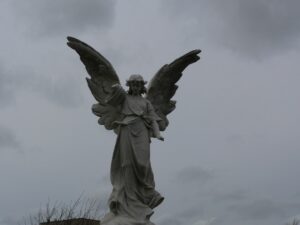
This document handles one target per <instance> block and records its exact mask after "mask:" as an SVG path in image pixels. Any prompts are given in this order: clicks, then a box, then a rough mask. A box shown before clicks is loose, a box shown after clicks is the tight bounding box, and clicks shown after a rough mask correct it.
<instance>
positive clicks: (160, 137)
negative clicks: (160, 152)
mask: <svg viewBox="0 0 300 225" xmlns="http://www.w3.org/2000/svg"><path fill="white" fill-rule="evenodd" d="M156 138H157V139H158V140H161V141H164V140H165V138H164V137H163V136H161V135H159V136H158V137H156Z"/></svg>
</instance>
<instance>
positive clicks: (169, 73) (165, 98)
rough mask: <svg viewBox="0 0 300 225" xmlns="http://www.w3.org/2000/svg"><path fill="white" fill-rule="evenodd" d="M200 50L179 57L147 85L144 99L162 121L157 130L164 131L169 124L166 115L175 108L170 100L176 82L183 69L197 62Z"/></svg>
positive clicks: (165, 66) (174, 91)
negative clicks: (149, 103) (150, 104)
mask: <svg viewBox="0 0 300 225" xmlns="http://www.w3.org/2000/svg"><path fill="white" fill-rule="evenodd" d="M200 52H201V50H198V49H197V50H193V51H191V52H188V53H187V54H185V55H183V56H181V57H179V58H178V59H176V60H174V61H173V62H172V63H170V64H166V65H164V66H163V67H162V68H161V69H160V70H159V71H158V72H157V73H156V74H155V75H154V77H153V78H152V80H151V81H150V83H149V85H148V91H147V96H146V98H147V99H148V100H149V101H150V102H151V103H152V105H153V107H154V109H155V111H156V113H157V115H158V116H159V117H160V118H161V119H162V121H161V122H160V123H159V128H160V130H161V131H164V130H165V129H166V127H167V126H168V124H169V122H168V119H167V115H168V114H169V113H171V112H172V111H173V110H174V109H175V107H176V101H174V100H171V99H172V97H173V96H174V94H175V93H176V90H177V88H178V86H177V85H176V83H177V81H178V80H179V79H180V78H181V76H182V72H183V71H184V70H185V68H186V67H187V66H188V65H190V64H192V63H194V62H197V61H198V60H199V59H200V57H199V56H198V54H199V53H200Z"/></svg>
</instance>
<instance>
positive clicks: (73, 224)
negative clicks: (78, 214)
mask: <svg viewBox="0 0 300 225" xmlns="http://www.w3.org/2000/svg"><path fill="white" fill-rule="evenodd" d="M40 225H100V221H99V220H91V219H85V218H77V219H68V220H57V221H50V222H45V223H40Z"/></svg>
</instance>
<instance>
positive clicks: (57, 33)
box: [0, 0, 300, 225]
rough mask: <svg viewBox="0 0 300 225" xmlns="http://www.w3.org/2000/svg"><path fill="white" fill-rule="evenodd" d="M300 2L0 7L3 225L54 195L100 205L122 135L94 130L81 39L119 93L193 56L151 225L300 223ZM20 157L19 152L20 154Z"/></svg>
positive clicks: (164, 155) (169, 133)
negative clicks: (75, 46)
mask: <svg viewBox="0 0 300 225" xmlns="http://www.w3.org/2000/svg"><path fill="white" fill-rule="evenodd" d="M298 8H299V1H296V0H286V1H284V2H283V1H279V0H273V1H271V0H264V1H263V0H261V1H259V0H254V1H246V0H229V1H221V0H214V1H210V0H200V1H192V0H186V1H158V0H154V1H138V0H131V1H127V0H124V1H123V0H122V1H121V0H118V1H94V0H91V1H84V2H83V1H77V0H76V1H68V0H66V1H58V0H57V1H37V0H28V1H26V3H25V1H24V2H23V1H16V0H13V1H9V0H4V1H1V3H0V25H1V27H2V29H3V31H4V32H2V33H1V36H0V41H1V43H2V45H1V54H0V101H1V105H0V114H1V117H0V142H1V143H0V149H1V150H0V179H1V191H0V225H13V224H15V223H16V221H17V218H20V219H22V217H23V216H26V215H28V214H30V213H33V212H36V211H37V210H38V209H39V207H40V206H41V205H44V204H45V203H46V202H47V201H48V199H49V198H50V199H51V200H53V201H56V200H58V201H64V202H69V201H71V200H74V199H77V198H78V196H79V195H80V194H81V193H82V192H84V193H85V194H86V195H87V196H90V197H93V196H97V197H101V198H103V199H104V200H106V199H105V198H108V195H109V193H110V188H111V187H110V184H109V179H107V177H108V173H109V166H110V160H111V154H112V150H113V146H114V142H115V137H116V136H115V135H114V134H113V133H112V132H108V131H106V130H105V129H104V128H103V127H100V126H99V125H98V124H97V118H96V117H95V116H94V115H93V114H92V113H91V110H90V107H91V105H92V104H93V103H94V102H95V100H94V99H93V97H92V95H91V94H90V93H89V90H88V87H87V85H86V82H85V79H84V77H85V76H87V73H86V71H85V68H84V66H83V65H82V64H81V62H80V60H79V57H78V56H77V55H76V53H75V52H73V51H72V50H71V49H69V48H68V47H67V46H66V36H67V35H72V36H75V37H77V38H79V39H81V40H83V41H85V42H87V43H89V44H90V45H92V46H93V47H94V48H95V49H97V50H99V51H100V52H101V53H102V54H103V55H104V56H105V57H106V58H107V59H108V60H109V61H110V62H111V63H112V65H113V66H114V68H115V69H116V71H117V73H118V74H119V77H120V80H121V82H122V84H124V81H125V80H126V79H127V78H128V76H129V75H130V74H132V73H141V74H143V75H144V77H145V79H146V80H150V79H151V77H152V76H153V75H154V74H155V72H156V71H157V70H158V69H159V68H160V67H161V66H162V65H163V64H165V63H169V62H171V61H172V60H174V59H175V58H177V57H178V56H180V55H181V54H184V53H186V52H187V51H189V50H192V49H196V48H200V49H202V51H203V52H202V53H201V55H202V58H201V60H200V61H199V62H197V63H196V64H193V65H191V66H190V67H189V68H188V69H187V70H186V71H185V72H184V76H183V77H182V79H181V80H180V81H179V89H178V91H177V93H176V95H175V97H174V99H176V100H177V109H176V110H175V111H174V112H173V113H172V114H171V115H170V116H169V120H170V125H169V127H168V129H167V130H166V132H164V134H163V135H164V137H165V142H158V141H156V140H153V142H152V145H151V148H152V150H151V154H152V155H151V157H152V167H153V169H154V173H155V179H156V184H157V188H158V190H159V191H160V192H161V193H162V194H163V195H164V196H165V198H166V200H165V202H164V203H163V204H162V205H161V206H159V208H157V210H155V214H154V216H153V221H154V222H155V223H156V224H162V225H169V224H178V225H179V224H183V223H189V224H194V225H218V224H222V225H232V224H243V225H253V224H260V225H273V224H284V223H285V222H287V221H288V220H290V219H292V218H293V217H296V216H297V215H298V216H299V215H300V205H299V204H300V193H299V189H300V181H299V179H298V176H299V174H298V173H299V170H300V164H299V158H300V144H299V139H300V131H299V121H300V105H299V99H300V89H299V83H300V77H299V62H298V61H299V60H298V59H299V57H300V53H299V43H300V40H299V37H300V36H299V35H300V25H299V21H300V18H299V13H298ZM16 150H17V151H16Z"/></svg>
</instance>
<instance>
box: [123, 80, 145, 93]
mask: <svg viewBox="0 0 300 225" xmlns="http://www.w3.org/2000/svg"><path fill="white" fill-rule="evenodd" d="M130 83H131V82H130V81H127V82H126V86H128V87H129V89H128V91H127V93H128V94H129V95H132V90H131V88H130ZM141 84H143V87H142V90H141V92H140V93H139V94H140V95H142V94H146V93H147V88H146V87H145V84H144V82H141Z"/></svg>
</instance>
